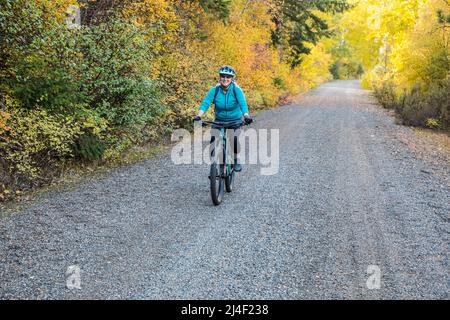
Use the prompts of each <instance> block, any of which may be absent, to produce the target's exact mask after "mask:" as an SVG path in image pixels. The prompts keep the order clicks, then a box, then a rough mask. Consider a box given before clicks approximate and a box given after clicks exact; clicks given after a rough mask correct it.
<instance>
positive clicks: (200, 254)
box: [0, 81, 450, 299]
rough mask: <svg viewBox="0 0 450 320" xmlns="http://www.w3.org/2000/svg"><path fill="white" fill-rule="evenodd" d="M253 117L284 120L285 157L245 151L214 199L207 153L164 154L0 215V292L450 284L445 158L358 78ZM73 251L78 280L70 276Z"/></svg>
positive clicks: (337, 293) (415, 288) (358, 290)
mask: <svg viewBox="0 0 450 320" xmlns="http://www.w3.org/2000/svg"><path fill="white" fill-rule="evenodd" d="M254 127H255V128H277V129H279V130H280V168H279V172H278V174H276V175H272V176H262V175H260V167H259V166H255V165H245V167H244V171H243V172H242V173H240V174H239V175H238V178H237V182H236V189H235V192H233V193H232V194H226V195H225V199H224V202H223V204H222V205H220V206H218V207H214V206H213V205H212V203H211V200H210V198H209V194H208V192H209V189H208V180H207V175H208V168H207V166H206V165H174V164H173V163H172V162H171V161H170V155H165V154H162V155H160V156H158V157H157V158H154V159H149V160H146V161H143V162H141V163H139V164H136V165H133V166H129V167H123V168H120V169H117V170H114V171H112V172H111V173H109V174H108V175H107V176H105V177H104V178H102V179H98V180H92V181H86V182H84V183H82V184H80V185H79V187H78V188H76V189H75V190H72V191H70V190H69V191H68V190H66V191H63V190H62V191H54V192H50V193H48V194H45V195H42V196H40V197H38V199H36V200H35V201H34V202H33V203H31V204H29V205H27V206H26V207H25V208H23V209H22V210H20V212H18V213H15V214H13V215H12V216H11V217H9V218H5V219H2V220H1V221H0V284H1V285H0V298H3V299H11V298H25V299H46V298H47V299H53V298H67V299H79V298H93V299H98V298H106V299H116V298H130V299H149V298H150V299H180V298H184V299H200V298H203V299H227V298H231V299H241V298H242V299H258V298H259V299H266V298H267V299H358V298H363V299H371V298H375V299H389V298H394V299H406V298H419V299H420V298H439V299H448V298H449V279H448V270H449V261H448V258H449V254H448V252H449V250H448V249H449V244H450V232H449V231H450V228H449V220H448V218H449V217H448V214H449V212H450V187H449V185H448V180H447V177H448V173H450V169H449V168H448V164H446V163H442V167H441V168H440V170H437V171H435V170H432V169H430V168H431V165H430V164H429V163H427V162H426V161H425V160H423V159H419V158H417V157H416V156H415V154H414V153H413V152H411V150H409V149H408V148H407V146H406V145H405V144H404V143H402V142H401V141H399V140H398V139H396V136H397V135H396V133H398V132H400V131H401V132H402V135H404V136H405V135H406V136H408V137H411V139H414V137H413V134H412V132H411V130H410V129H409V128H406V127H400V126H397V125H395V124H394V122H393V119H392V118H391V117H389V116H387V115H386V113H385V112H384V111H383V110H382V109H380V107H378V106H377V105H375V104H374V103H373V101H372V99H371V98H370V95H369V92H368V91H365V90H362V89H361V88H360V87H359V83H358V82H357V81H334V82H330V83H327V84H325V85H322V86H320V87H318V88H317V89H315V90H313V91H311V92H309V93H307V94H305V95H303V96H302V97H301V98H299V99H298V101H296V102H295V103H294V104H293V105H290V106H284V107H280V108H277V109H273V110H270V111H267V112H261V113H259V114H258V115H257V116H256V123H255V125H254ZM433 165H436V164H433ZM69 265H79V266H80V268H81V289H80V290H68V289H67V288H66V287H65V284H66V275H65V271H66V269H67V267H68V266H69ZM369 265H376V266H378V267H379V268H380V271H381V287H380V289H378V290H369V289H368V288H367V286H366V281H367V279H368V277H369V275H368V274H367V267H368V266H369Z"/></svg>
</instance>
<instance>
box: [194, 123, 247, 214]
mask: <svg viewBox="0 0 450 320" xmlns="http://www.w3.org/2000/svg"><path fill="white" fill-rule="evenodd" d="M208 125H211V126H212V128H213V129H218V130H219V141H218V142H217V141H216V143H215V146H214V147H213V149H212V154H211V157H212V162H211V166H210V169H209V176H208V179H209V180H210V191H211V199H212V202H213V203H214V205H216V206H217V205H219V204H220V203H221V202H222V200H223V196H224V194H225V190H226V191H227V192H231V191H233V186H234V181H235V172H234V159H233V157H232V155H231V154H232V152H230V151H229V150H230V148H229V146H228V144H227V135H226V131H227V129H230V130H232V129H237V128H240V127H242V126H243V125H246V123H245V122H244V121H242V120H235V121H206V120H202V126H203V127H205V126H208ZM217 145H219V146H221V150H219V151H221V152H216V146H217Z"/></svg>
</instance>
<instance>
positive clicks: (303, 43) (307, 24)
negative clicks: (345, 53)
mask: <svg viewBox="0 0 450 320" xmlns="http://www.w3.org/2000/svg"><path fill="white" fill-rule="evenodd" d="M348 8H349V5H348V4H347V1H346V0H317V1H296V0H272V9H271V14H272V19H273V21H274V22H275V26H276V27H275V29H274V30H273V32H272V43H273V44H274V45H275V46H281V47H283V48H284V49H285V51H287V52H289V56H288V60H289V61H290V62H291V65H292V66H296V65H298V64H299V63H300V62H301V61H302V58H301V57H302V54H309V53H310V51H311V49H310V48H309V46H308V45H307V43H312V44H317V42H318V41H319V40H320V38H322V37H324V36H325V37H329V36H330V35H331V32H330V30H329V28H328V24H327V22H326V20H325V19H324V15H323V14H325V13H333V14H334V13H338V12H343V11H344V10H346V9H348Z"/></svg>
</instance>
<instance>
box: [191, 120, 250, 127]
mask: <svg viewBox="0 0 450 320" xmlns="http://www.w3.org/2000/svg"><path fill="white" fill-rule="evenodd" d="M200 121H201V123H202V126H203V127H205V126H207V125H214V126H217V127H220V128H225V127H231V126H236V125H244V126H247V125H248V124H247V123H245V121H242V120H232V121H207V120H200Z"/></svg>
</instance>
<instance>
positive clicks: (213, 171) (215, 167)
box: [209, 162, 224, 206]
mask: <svg viewBox="0 0 450 320" xmlns="http://www.w3.org/2000/svg"><path fill="white" fill-rule="evenodd" d="M222 177H223V166H221V165H220V164H218V163H217V162H213V163H212V164H211V168H210V171H209V181H210V186H211V188H210V189H211V199H212V202H213V203H214V205H216V206H217V205H219V204H220V203H221V202H222V199H223V194H224V181H223V180H224V179H223V178H222Z"/></svg>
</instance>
